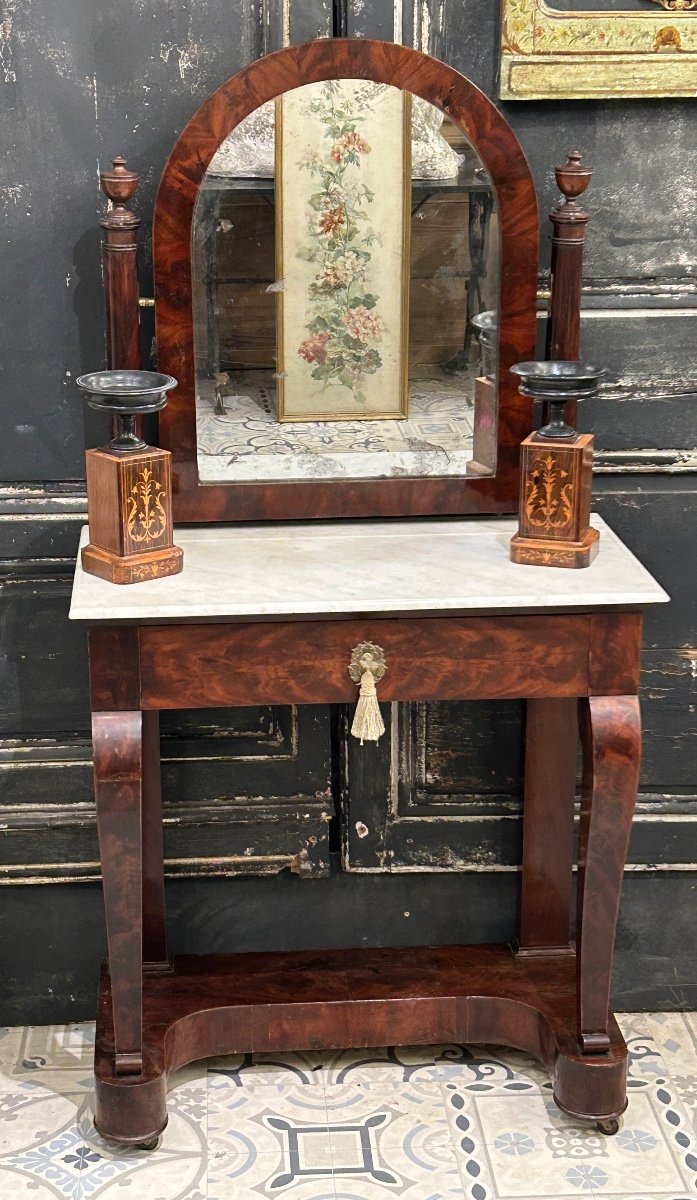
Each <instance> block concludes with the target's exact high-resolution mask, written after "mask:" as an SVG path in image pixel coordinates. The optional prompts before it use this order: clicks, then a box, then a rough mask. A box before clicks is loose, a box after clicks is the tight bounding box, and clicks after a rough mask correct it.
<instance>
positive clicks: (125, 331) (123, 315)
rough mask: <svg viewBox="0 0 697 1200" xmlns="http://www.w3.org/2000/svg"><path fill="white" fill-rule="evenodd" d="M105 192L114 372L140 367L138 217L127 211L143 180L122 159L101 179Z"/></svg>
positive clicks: (108, 318) (109, 324)
mask: <svg viewBox="0 0 697 1200" xmlns="http://www.w3.org/2000/svg"><path fill="white" fill-rule="evenodd" d="M99 181H100V183H101V185H102V191H103V192H104V194H105V195H106V196H107V197H108V199H109V200H111V204H112V207H111V208H110V209H109V211H108V212H107V213H106V214H105V215H104V216H103V217H102V219H101V221H100V222H99V224H100V225H101V227H102V229H103V230H104V241H103V245H102V262H103V265H104V298H105V304H106V329H107V366H108V367H110V368H111V369H114V370H118V369H120V368H129V369H133V370H137V369H138V368H139V367H140V307H139V303H138V299H139V297H138V261H137V256H138V244H137V234H138V229H139V227H140V220H139V218H138V217H136V216H134V214H133V213H132V212H131V211H130V210H129V209H128V208H127V207H126V204H127V202H128V201H129V200H130V199H131V197H132V196H133V195H134V194H135V192H136V189H137V187H138V183H139V178H138V176H137V175H136V173H135V171H129V170H127V168H126V159H125V158H122V157H121V156H118V157H116V158H115V159H113V161H112V167H111V170H110V171H102V172H101V173H100V176H99Z"/></svg>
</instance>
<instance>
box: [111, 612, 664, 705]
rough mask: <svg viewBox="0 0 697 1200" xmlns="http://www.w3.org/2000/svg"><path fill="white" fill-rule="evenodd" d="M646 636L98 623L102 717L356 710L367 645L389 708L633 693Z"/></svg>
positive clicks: (553, 622) (562, 627)
mask: <svg viewBox="0 0 697 1200" xmlns="http://www.w3.org/2000/svg"><path fill="white" fill-rule="evenodd" d="M640 636H641V617H640V614H638V613H623V612H619V613H605V614H597V613H569V614H554V615H551V616H545V615H530V616H505V615H504V616H488V617H432V618H431V617H428V618H422V617H399V618H382V619H375V618H370V617H366V618H361V619H352V620H346V621H344V620H338V621H327V620H324V621H304V620H303V621H264V622H250V623H245V624H200V625H192V624H186V625H173V624H168V625H142V626H126V627H124V626H99V627H95V628H93V629H92V630H91V631H90V669H91V680H92V708H93V710H101V711H105V710H114V709H117V710H124V709H138V708H141V709H179V708H204V707H205V708H209V707H235V706H244V705H251V704H328V703H346V702H351V701H353V700H355V698H356V695H357V687H356V684H355V683H354V682H353V681H352V680H351V678H350V676H349V673H348V664H349V660H350V657H351V651H352V649H353V647H354V646H356V645H357V644H359V643H360V642H364V641H368V642H375V643H377V644H378V645H379V646H381V647H382V649H383V650H384V653H385V659H386V662H387V672H386V674H385V676H384V678H383V679H382V680H380V682H379V685H378V696H379V699H380V700H383V701H391V700H450V699H453V700H455V699H462V700H466V699H483V698H488V699H507V698H517V697H562V696H586V695H595V694H606V695H631V694H635V693H636V691H637V684H638V679H637V676H638V662H639V644H640Z"/></svg>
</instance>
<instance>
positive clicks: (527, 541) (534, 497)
mask: <svg viewBox="0 0 697 1200" xmlns="http://www.w3.org/2000/svg"><path fill="white" fill-rule="evenodd" d="M512 371H513V373H514V374H516V375H520V376H521V378H522V381H523V382H522V384H521V387H520V391H521V393H522V395H524V396H528V397H532V398H534V399H536V400H541V401H546V402H547V403H548V404H549V407H550V411H551V417H550V420H549V423H548V424H547V425H545V426H544V427H543V428H542V429H540V430H538V432H537V433H532V434H530V436H529V437H527V438H526V439H525V441H524V442H523V443H522V445H521V448H520V452H521V458H520V476H521V483H520V513H519V519H518V532H517V534H515V536H514V537H513V538H512V539H511V551H510V554H511V559H512V561H513V562H516V563H525V564H528V565H531V566H539V567H587V566H589V565H590V563H591V562H592V561H593V559H594V558H595V555H596V554H597V553H598V538H599V535H598V533H597V531H596V530H595V529H592V528H591V527H590V524H589V520H590V511H591V486H592V471H593V444H594V440H595V439H594V438H593V435H592V434H590V433H584V434H579V433H577V432H576V430H575V429H573V428H572V427H571V426H570V425H567V424H566V422H565V420H564V415H563V414H564V408H565V406H566V405H567V403H568V402H569V400H573V401H576V400H579V399H582V398H585V397H587V396H591V395H593V394H594V392H596V391H597V387H598V379H599V378H600V377H601V375H603V374H604V372H603V371H602V370H599V369H598V368H597V367H591V366H587V365H585V364H583V363H580V362H537V363H535V362H531V363H519V364H518V366H515V367H513V368H512Z"/></svg>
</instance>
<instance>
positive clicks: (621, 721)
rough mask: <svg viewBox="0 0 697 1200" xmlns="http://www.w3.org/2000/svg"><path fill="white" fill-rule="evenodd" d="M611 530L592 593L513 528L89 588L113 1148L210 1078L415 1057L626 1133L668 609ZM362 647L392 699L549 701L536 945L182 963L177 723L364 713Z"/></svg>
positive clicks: (538, 838)
mask: <svg viewBox="0 0 697 1200" xmlns="http://www.w3.org/2000/svg"><path fill="white" fill-rule="evenodd" d="M593 524H594V526H595V527H596V528H598V529H599V530H600V531H601V538H602V550H601V553H600V554H599V556H598V558H597V559H596V561H595V562H594V563H593V564H592V566H591V567H589V568H588V569H587V570H585V571H581V572H576V571H565V570H548V569H545V568H542V567H530V566H518V565H515V564H513V563H511V562H510V561H509V560H508V543H509V540H510V537H511V534H512V533H513V532H514V529H515V521H513V520H507V519H500V518H499V519H480V520H476V521H463V520H441V521H438V520H436V521H434V520H428V521H423V520H422V521H404V522H398V523H394V522H374V523H371V524H370V525H367V526H366V525H365V524H364V523H352V522H350V523H340V524H339V523H334V524H324V523H319V524H318V523H312V524H300V525H295V524H293V525H285V526H246V527H238V528H234V529H233V528H199V529H187V528H185V527H180V528H179V529H177V531H176V540H177V543H178V544H179V545H180V546H181V547H182V549H183V551H184V569H183V572H182V574H180V575H176V576H172V577H170V578H168V579H159V580H153V581H148V582H145V583H142V584H139V585H138V586H136V587H117V586H115V585H113V584H110V583H107V582H106V581H104V580H101V579H98V578H95V577H94V576H91V575H87V574H85V573H84V572H83V571H82V569H81V568H80V567H78V570H77V574H76V578H75V588H74V593H73V601H72V608H71V614H70V615H71V617H72V619H73V620H77V621H82V622H84V623H85V624H86V625H87V626H88V633H89V656H90V682H91V696H92V711H93V737H94V763H95V782H96V798H97V813H98V827H99V840H100V850H101V860H102V872H103V883H104V897H105V904H106V915H107V932H108V946H109V963H108V966H105V968H104V972H103V976H102V981H101V987H100V995H99V1013H98V1020H97V1048H96V1076H97V1110H96V1120H97V1125H98V1127H99V1129H100V1131H101V1132H102V1133H103V1134H104V1135H106V1136H108V1137H111V1138H115V1139H116V1140H119V1141H122V1142H126V1143H135V1144H142V1145H147V1144H151V1143H152V1142H153V1140H154V1139H156V1138H157V1136H158V1134H159V1133H160V1132H161V1130H162V1129H163V1128H164V1126H165V1124H166V1120H167V1109H166V1089H167V1079H168V1076H169V1075H170V1074H171V1073H172V1072H173V1071H174V1070H175V1069H176V1068H177V1067H179V1066H181V1065H183V1064H184V1063H187V1062H190V1061H192V1060H194V1059H198V1058H203V1057H207V1056H210V1055H220V1054H226V1053H238V1052H240V1053H241V1052H249V1051H268V1050H275V1051H282V1050H295V1049H309V1048H313V1049H320V1048H340V1047H365V1046H371V1045H384V1044H386V1043H395V1042H397V1043H412V1044H429V1043H434V1042H449V1041H455V1042H489V1043H498V1044H506V1045H510V1046H515V1047H518V1048H521V1049H524V1050H527V1051H529V1052H531V1053H532V1054H534V1055H535V1056H536V1057H538V1058H539V1059H540V1060H541V1061H542V1062H543V1063H545V1064H546V1066H547V1067H548V1068H549V1070H550V1072H551V1074H552V1076H553V1079H554V1096H555V1099H556V1101H557V1103H558V1104H559V1106H560V1107H561V1108H563V1109H564V1110H565V1111H567V1112H569V1113H570V1114H571V1115H573V1116H574V1117H580V1118H588V1119H590V1120H595V1121H602V1122H612V1120H613V1119H614V1118H617V1117H619V1115H620V1114H621V1113H622V1111H623V1109H624V1107H625V1104H626V1090H625V1080H626V1064H627V1051H626V1047H625V1044H624V1041H623V1039H622V1035H621V1033H620V1031H619V1028H618V1026H617V1023H616V1021H615V1018H614V1016H613V1015H612V1013H611V1012H610V1011H609V996H610V979H611V968H612V955H613V942H614V936H615V924H616V919H617V911H618V906H619V900H620V891H621V887H622V875H623V866H624V860H625V854H626V849H627V842H628V838H629V832H630V827H631V822H632V813H633V808H634V801H635V795H636V789H637V778H638V770H639V756H640V735H641V731H640V718H639V704H638V700H637V684H638V677H639V650H640V637H641V611H642V609H643V608H644V607H645V606H646V605H650V604H656V603H661V602H663V601H665V600H666V599H667V597H666V595H665V593H664V592H663V591H662V589H661V588H660V587H659V586H658V584H657V583H656V582H655V581H654V580H653V579H652V578H651V576H650V575H649V574H648V573H647V571H646V570H645V569H644V568H643V567H642V566H641V565H640V564H639V563H638V562H637V560H636V559H635V558H634V557H633V555H632V554H631V553H630V552H629V551H628V550H627V549H626V547H625V546H624V545H623V544H622V543H621V542H620V540H619V539H618V538H617V537H616V536H615V535H614V534H613V533H612V531H611V530H610V529H608V528H607V526H606V525H605V524H604V522H602V521H601V520H600V519H599V518H597V517H594V518H593ZM84 540H86V531H83V542H84ZM371 568H372V569H371ZM378 568H379V569H378ZM364 640H370V641H374V642H376V643H377V644H379V645H380V646H381V647H382V648H383V649H384V652H385V659H386V662H387V672H386V674H385V676H384V678H383V679H382V680H381V681H380V683H379V685H378V693H379V698H380V699H381V700H384V701H393V700H444V699H455V698H461V699H475V698H476V699H479V698H489V699H490V698H512V697H523V698H525V699H526V700H527V747H526V768H525V802H524V850H523V862H522V868H521V891H520V914H519V925H518V938H517V942H516V944H515V946H514V947H509V946H503V945H502V946H476V945H475V946H445V947H418V948H414V949H411V950H409V951H405V950H403V949H360V950H356V949H350V948H349V949H346V950H335V951H322V952H314V951H308V952H306V953H285V954H284V953H278V954H277V953H259V954H241V955H238V956H236V955H228V956H222V955H216V956H209V957H205V956H203V957H182V958H177V957H176V956H175V957H174V958H173V959H172V958H170V957H169V953H168V948H167V945H166V941H165V912H164V882H163V859H162V822H161V803H160V786H159V742H158V720H159V716H158V714H159V712H160V710H162V709H170V708H197V707H206V708H208V707H216V706H235V705H251V704H291V703H292V704H336V703H339V704H342V703H348V704H352V703H354V702H355V697H356V687H355V684H354V683H353V682H352V681H351V678H350V677H349V673H348V670H347V667H348V663H349V660H350V656H351V651H352V649H353V647H354V646H355V645H356V644H357V643H360V642H362V641H364ZM577 710H578V715H579V717H580V728H581V737H582V746H583V800H582V806H581V823H580V845H579V861H578V889H577V890H578V912H577V917H576V942H575V945H574V944H573V943H572V941H571V938H570V903H571V881H572V865H573V864H572V855H573V810H574V790H575V778H576V747H577V733H576V725H577ZM364 752H365V753H370V752H371V749H370V747H368V746H366V747H364ZM233 886H234V885H233ZM414 887H415V889H417V890H418V881H416V880H415V882H414ZM606 1127H607V1128H609V1129H610V1130H612V1129H613V1128H614V1126H613V1125H612V1123H611V1124H610V1125H609V1126H606Z"/></svg>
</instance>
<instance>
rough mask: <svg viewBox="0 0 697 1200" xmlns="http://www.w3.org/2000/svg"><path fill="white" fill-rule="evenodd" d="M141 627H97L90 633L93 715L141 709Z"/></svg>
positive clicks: (89, 631) (88, 637) (88, 635)
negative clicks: (95, 713) (94, 713)
mask: <svg viewBox="0 0 697 1200" xmlns="http://www.w3.org/2000/svg"><path fill="white" fill-rule="evenodd" d="M139 632H140V631H139V629H138V626H137V625H97V626H95V627H94V628H93V629H90V630H88V633H87V645H88V652H89V668H90V705H91V708H92V712H118V711H126V712H127V711H129V710H133V709H136V708H140V647H139Z"/></svg>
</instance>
